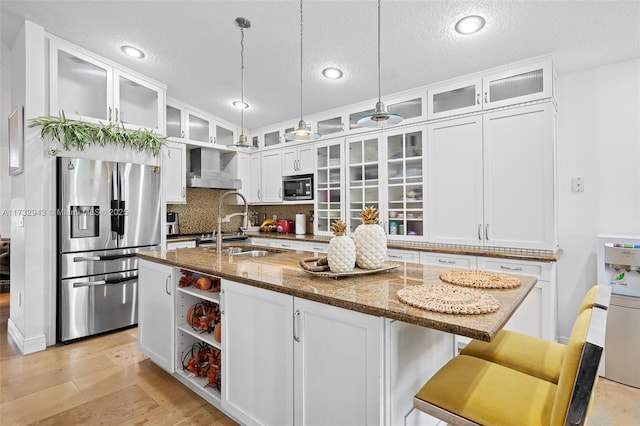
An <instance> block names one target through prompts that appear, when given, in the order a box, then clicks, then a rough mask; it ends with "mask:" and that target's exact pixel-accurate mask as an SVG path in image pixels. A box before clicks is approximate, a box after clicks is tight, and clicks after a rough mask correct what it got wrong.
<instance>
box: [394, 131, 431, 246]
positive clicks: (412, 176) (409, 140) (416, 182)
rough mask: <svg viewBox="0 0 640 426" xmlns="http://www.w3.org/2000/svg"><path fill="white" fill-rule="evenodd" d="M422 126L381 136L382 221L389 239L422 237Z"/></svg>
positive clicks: (423, 135) (423, 191)
mask: <svg viewBox="0 0 640 426" xmlns="http://www.w3.org/2000/svg"><path fill="white" fill-rule="evenodd" d="M425 135H426V127H425V126H419V127H412V128H404V129H398V130H397V131H392V130H389V131H386V132H385V133H384V141H385V151H386V158H387V167H386V169H387V170H386V173H385V175H386V180H387V182H386V186H387V196H386V201H385V203H386V206H385V207H386V209H384V210H386V218H388V220H385V221H384V222H385V223H384V225H385V227H386V230H387V232H388V233H389V238H391V239H408V240H411V239H421V238H422V237H423V236H424V235H425V226H424V224H425V215H424V211H425V202H424V195H425V170H426V167H425V157H424V156H423V148H422V144H423V142H424V141H425Z"/></svg>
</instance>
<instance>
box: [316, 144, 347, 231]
mask: <svg viewBox="0 0 640 426" xmlns="http://www.w3.org/2000/svg"><path fill="white" fill-rule="evenodd" d="M315 152H316V180H315V182H314V184H315V191H316V194H315V197H314V201H315V229H314V234H324V235H331V224H332V223H333V221H334V220H336V219H341V218H343V217H344V215H343V212H344V195H343V190H344V186H343V185H344V183H343V179H342V176H343V175H342V173H343V163H344V158H343V153H342V142H340V141H332V142H324V143H318V144H316V147H315Z"/></svg>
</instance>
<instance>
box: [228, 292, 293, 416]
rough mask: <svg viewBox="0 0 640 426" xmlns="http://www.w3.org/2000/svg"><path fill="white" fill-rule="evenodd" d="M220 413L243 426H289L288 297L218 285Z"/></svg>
mask: <svg viewBox="0 0 640 426" xmlns="http://www.w3.org/2000/svg"><path fill="white" fill-rule="evenodd" d="M221 296H222V321H223V324H224V328H223V330H222V341H223V344H222V351H223V352H222V366H223V367H222V368H223V375H222V377H223V386H222V408H223V409H224V410H225V411H227V412H228V413H229V414H231V415H232V416H233V417H235V418H236V419H238V420H239V421H240V422H241V423H242V424H246V425H254V424H255V425H258V424H262V425H291V424H293V365H294V364H293V316H292V313H293V297H292V296H288V295H285V294H281V293H276V292H273V291H268V290H264V289H261V288H258V287H253V286H249V285H245V284H239V283H235V282H232V281H227V280H222V294H221Z"/></svg>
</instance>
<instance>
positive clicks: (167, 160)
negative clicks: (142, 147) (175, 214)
mask: <svg viewBox="0 0 640 426" xmlns="http://www.w3.org/2000/svg"><path fill="white" fill-rule="evenodd" d="M186 156H187V149H186V146H185V144H183V143H179V142H167V143H166V145H165V146H163V147H162V190H163V192H164V201H165V203H172V204H185V203H186V202H187V192H186V190H187V171H186V167H187V164H186Z"/></svg>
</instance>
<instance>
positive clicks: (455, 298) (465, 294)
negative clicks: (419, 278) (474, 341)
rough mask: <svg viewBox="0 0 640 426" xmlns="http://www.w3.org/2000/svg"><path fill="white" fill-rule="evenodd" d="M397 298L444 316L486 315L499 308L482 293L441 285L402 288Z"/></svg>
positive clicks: (494, 300)
mask: <svg viewBox="0 0 640 426" xmlns="http://www.w3.org/2000/svg"><path fill="white" fill-rule="evenodd" d="M398 298H399V299H400V301H401V302H403V303H406V304H407V305H411V306H415V307H416V308H421V309H426V310H427V311H433V312H441V313H445V314H463V315H469V314H487V313H490V312H496V311H497V310H498V309H499V308H500V303H499V302H498V300H497V299H496V298H495V297H493V296H491V295H490V294H487V293H485V292H483V291H480V290H471V289H467V288H460V287H453V286H450V285H443V284H422V285H415V286H412V287H407V288H403V289H402V290H399V291H398Z"/></svg>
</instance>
